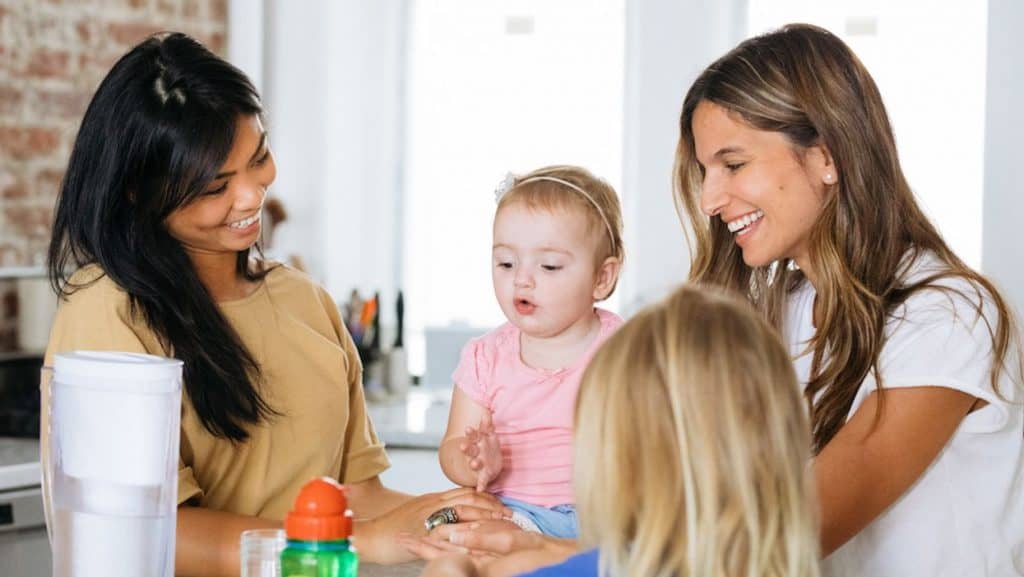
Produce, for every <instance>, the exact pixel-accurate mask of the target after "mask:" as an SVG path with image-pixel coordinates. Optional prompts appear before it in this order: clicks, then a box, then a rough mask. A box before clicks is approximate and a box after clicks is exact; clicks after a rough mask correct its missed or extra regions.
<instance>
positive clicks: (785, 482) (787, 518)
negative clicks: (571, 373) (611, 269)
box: [574, 287, 818, 577]
mask: <svg viewBox="0 0 1024 577" xmlns="http://www.w3.org/2000/svg"><path fill="white" fill-rule="evenodd" d="M575 426H576V432H575V445H574V450H575V454H574V482H575V490H576V497H577V508H578V510H579V517H580V531H581V540H582V542H583V543H584V544H585V545H587V546H596V547H597V548H598V550H599V551H600V558H601V567H602V574H603V575H611V576H613V577H625V576H632V575H644V576H645V577H686V576H701V577H726V576H728V577H815V576H817V575H818V567H817V562H818V530H817V525H816V522H815V516H814V514H813V512H812V511H813V509H812V502H813V501H814V499H813V494H812V492H811V488H810V486H811V485H810V482H809V478H808V475H809V471H808V463H809V461H810V435H809V432H808V431H809V429H808V423H807V418H806V416H805V408H804V405H803V401H802V398H801V396H800V394H799V389H798V385H797V381H796V375H795V374H794V372H793V367H792V364H791V362H790V359H789V355H788V354H787V353H786V351H785V349H784V348H783V346H782V344H781V343H780V342H779V340H778V337H777V336H776V335H775V333H774V331H773V330H772V328H771V327H769V326H768V324H767V323H765V322H764V321H763V320H762V319H761V318H759V316H758V315H757V314H756V312H755V311H753V310H751V308H750V306H749V305H747V304H745V303H743V302H741V301H740V300H738V299H733V298H728V297H725V296H723V295H719V294H713V293H711V292H709V291H707V290H701V289H697V288H694V287H683V288H680V289H679V290H678V291H676V292H675V293H674V294H672V295H671V296H670V297H669V298H668V299H667V300H665V301H664V302H662V303H660V304H658V305H655V306H653V307H651V308H648V309H646V310H643V311H641V312H640V313H639V314H637V315H636V316H635V317H633V318H632V319H631V320H630V321H629V322H627V323H626V324H625V325H624V326H623V327H622V328H620V329H619V330H618V331H617V332H616V333H615V334H614V335H613V336H612V337H611V338H610V339H609V340H608V341H607V342H606V343H605V344H604V345H603V346H602V347H601V349H600V350H599V351H598V353H597V354H596V355H595V356H594V359H593V360H592V361H591V362H590V365H589V366H588V367H587V369H586V371H585V373H584V376H583V381H582V384H581V385H580V391H579V396H578V398H577V404H576V425H575Z"/></svg>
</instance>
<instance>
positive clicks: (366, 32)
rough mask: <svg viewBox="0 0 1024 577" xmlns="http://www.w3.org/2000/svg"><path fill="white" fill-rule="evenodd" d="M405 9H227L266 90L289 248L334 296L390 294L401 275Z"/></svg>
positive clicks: (312, 5)
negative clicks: (352, 291) (357, 290)
mask: <svg viewBox="0 0 1024 577" xmlns="http://www.w3.org/2000/svg"><path fill="white" fill-rule="evenodd" d="M406 13H407V0H379V1H374V2H363V1H360V0H303V1H302V2H286V1H283V0H267V1H266V2H261V1H260V0H233V1H232V2H231V3H230V7H229V28H230V31H231V32H230V34H229V38H228V51H229V58H230V59H231V60H232V61H233V62H234V63H235V64H236V65H238V66H239V67H240V68H242V70H244V71H245V72H247V73H248V74H249V75H250V76H251V77H252V78H253V80H254V82H257V86H258V87H260V88H261V89H262V95H263V99H264V104H265V108H266V117H267V127H268V130H269V132H270V139H271V145H272V147H273V150H274V154H275V156H276V160H277V166H278V177H277V181H276V182H275V184H274V186H273V187H272V189H271V194H272V195H274V196H277V197H278V198H280V199H281V200H282V201H283V202H284V205H285V207H286V209H287V210H288V213H289V217H288V223H287V224H286V225H285V226H287V227H288V228H289V231H288V239H289V244H290V246H289V247H287V249H288V252H298V253H299V254H301V255H302V256H303V257H304V258H305V260H306V262H307V263H308V266H309V268H310V272H311V274H312V275H313V276H314V277H315V278H316V279H318V280H320V281H321V282H323V284H324V285H325V286H326V287H327V288H328V290H329V291H331V293H332V294H333V295H334V296H335V297H336V298H341V297H342V296H344V295H346V294H347V293H348V291H349V290H350V289H352V288H353V287H358V288H360V290H362V291H363V292H364V294H365V293H367V292H371V291H374V290H380V291H382V296H383V297H384V299H385V301H384V302H385V303H393V302H394V294H393V293H394V291H395V287H396V286H397V285H398V284H399V282H400V275H401V266H400V265H401V247H402V239H401V228H400V223H401V222H402V215H401V204H400V203H399V202H398V198H399V195H400V192H401V167H402V162H401V155H402V146H401V144H402V132H401V130H402V129H401V126H402V110H403V107H402V102H401V98H402V96H401V95H402V91H403V90H402V82H403V77H404V41H405V25H406ZM276 239H277V237H276V236H275V240H276ZM392 308H393V305H391V304H388V306H386V307H385V308H384V309H382V311H383V315H382V320H383V321H384V322H390V317H391V316H392Z"/></svg>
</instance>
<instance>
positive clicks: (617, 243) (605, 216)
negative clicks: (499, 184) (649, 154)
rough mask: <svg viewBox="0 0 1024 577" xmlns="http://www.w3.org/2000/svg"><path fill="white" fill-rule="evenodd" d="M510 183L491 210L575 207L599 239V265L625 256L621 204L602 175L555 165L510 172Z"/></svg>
mask: <svg viewBox="0 0 1024 577" xmlns="http://www.w3.org/2000/svg"><path fill="white" fill-rule="evenodd" d="M551 179H554V180H551ZM559 180H561V181H564V182H567V183H569V184H570V185H572V186H574V187H578V188H579V189H582V191H583V193H581V192H579V191H577V190H576V189H574V188H572V186H566V185H565V184H563V183H560V182H557V181H559ZM510 185H511V186H510V187H509V189H508V190H507V191H505V192H503V193H502V194H501V196H500V197H499V198H498V208H497V210H495V214H498V213H499V212H501V209H502V208H505V207H506V206H509V205H511V204H515V203H523V204H525V205H526V206H527V207H529V208H531V209H543V210H546V211H552V212H553V211H556V210H574V211H579V213H580V214H583V215H585V216H586V219H587V230H588V232H590V233H591V234H594V235H598V238H599V240H600V242H599V243H598V248H597V253H596V254H595V257H596V259H595V260H596V263H597V266H601V263H603V262H604V261H605V260H606V259H608V258H609V257H615V258H617V259H618V260H619V262H620V263H621V262H622V261H623V260H624V259H625V257H626V252H625V249H624V247H623V245H622V206H621V205H620V204H619V196H618V195H617V194H616V193H615V189H614V188H612V186H611V185H610V184H608V183H607V182H605V181H604V180H603V179H601V178H598V177H596V176H594V175H593V174H592V173H591V172H590V171H589V170H587V169H585V168H581V167H579V166H571V165H555V166H545V167H544V168H538V169H537V170H534V171H532V172H530V173H528V174H524V175H517V176H514V177H513V181H512V182H511V183H510ZM584 193H585V194H584ZM617 282H618V281H616V284H617ZM613 292H615V285H612V288H611V290H610V291H609V292H608V296H611V294H612V293H613Z"/></svg>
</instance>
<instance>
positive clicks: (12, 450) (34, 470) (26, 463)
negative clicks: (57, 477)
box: [0, 437, 42, 491]
mask: <svg viewBox="0 0 1024 577" xmlns="http://www.w3.org/2000/svg"><path fill="white" fill-rule="evenodd" d="M41 479H42V473H41V470H40V467H39V441H38V440H36V439H12V438H8V437H0V491H6V490H8V489H17V488H21V487H38V486H39V485H40V484H41Z"/></svg>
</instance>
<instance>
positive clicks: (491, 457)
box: [459, 411, 504, 491]
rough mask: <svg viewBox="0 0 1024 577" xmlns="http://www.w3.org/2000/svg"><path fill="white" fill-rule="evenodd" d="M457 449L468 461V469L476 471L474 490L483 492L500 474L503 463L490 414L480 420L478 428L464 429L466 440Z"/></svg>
mask: <svg viewBox="0 0 1024 577" xmlns="http://www.w3.org/2000/svg"><path fill="white" fill-rule="evenodd" d="M459 449H461V450H462V452H463V453H464V454H465V455H466V458H468V459H469V468H470V469H472V470H474V471H476V490H477V491H483V490H484V489H486V488H487V485H489V484H490V483H491V481H493V480H494V479H496V478H497V477H498V475H500V474H501V470H502V468H503V467H504V462H503V460H502V457H501V443H500V442H498V434H497V433H496V432H495V430H494V423H493V422H492V419H491V413H490V412H489V411H488V412H487V413H485V414H484V417H483V418H482V419H480V425H479V426H478V427H475V428H474V427H466V439H465V440H464V441H463V442H462V443H461V444H460V445H459Z"/></svg>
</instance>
